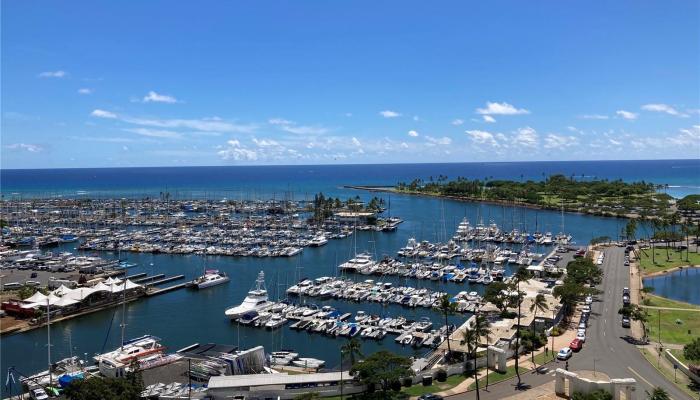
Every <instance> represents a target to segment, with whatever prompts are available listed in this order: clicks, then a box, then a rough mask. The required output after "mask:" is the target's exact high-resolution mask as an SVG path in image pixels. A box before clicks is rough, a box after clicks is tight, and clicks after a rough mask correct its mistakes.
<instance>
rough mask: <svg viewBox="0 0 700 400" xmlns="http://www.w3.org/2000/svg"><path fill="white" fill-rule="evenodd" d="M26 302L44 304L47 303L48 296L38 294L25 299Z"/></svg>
mask: <svg viewBox="0 0 700 400" xmlns="http://www.w3.org/2000/svg"><path fill="white" fill-rule="evenodd" d="M24 301H26V302H28V303H41V302H42V301H43V302H44V303H46V295H45V294H43V293H41V292H36V293H34V294H33V295H31V296H30V297H27V298H26V299H24Z"/></svg>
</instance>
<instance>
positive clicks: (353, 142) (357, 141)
mask: <svg viewBox="0 0 700 400" xmlns="http://www.w3.org/2000/svg"><path fill="white" fill-rule="evenodd" d="M352 144H354V145H355V146H357V147H362V143H360V141H359V140H358V139H357V138H356V137H354V136H353V138H352Z"/></svg>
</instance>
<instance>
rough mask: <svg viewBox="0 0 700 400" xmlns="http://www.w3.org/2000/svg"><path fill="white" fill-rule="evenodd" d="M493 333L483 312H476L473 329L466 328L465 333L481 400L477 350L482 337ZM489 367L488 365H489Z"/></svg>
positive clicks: (477, 394) (477, 396)
mask: <svg viewBox="0 0 700 400" xmlns="http://www.w3.org/2000/svg"><path fill="white" fill-rule="evenodd" d="M490 333H491V329H490V323H489V321H488V320H487V319H486V317H484V316H483V315H481V314H478V313H477V314H476V317H475V320H474V326H473V327H472V328H471V329H465V330H464V333H463V337H462V340H464V343H465V344H466V345H467V353H468V354H469V355H470V356H471V359H472V363H473V365H474V380H475V383H476V398H477V400H479V398H480V397H479V369H478V368H477V367H476V358H477V357H476V356H477V350H478V349H479V343H481V338H482V337H484V336H486V337H488V335H489V334H490ZM487 351H488V350H487ZM487 369H488V366H487Z"/></svg>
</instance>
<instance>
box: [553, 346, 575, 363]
mask: <svg viewBox="0 0 700 400" xmlns="http://www.w3.org/2000/svg"><path fill="white" fill-rule="evenodd" d="M573 354H574V353H573V351H571V348H569V347H564V348H563V349H561V350H559V353H557V359H558V360H568V359H569V358H571V356H572V355H573Z"/></svg>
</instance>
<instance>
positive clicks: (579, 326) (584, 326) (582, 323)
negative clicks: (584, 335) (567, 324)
mask: <svg viewBox="0 0 700 400" xmlns="http://www.w3.org/2000/svg"><path fill="white" fill-rule="evenodd" d="M578 329H586V323H585V322H584V321H580V322H579V323H578Z"/></svg>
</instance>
